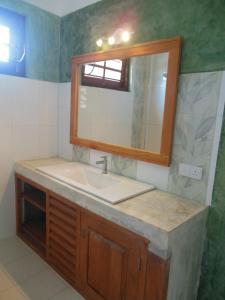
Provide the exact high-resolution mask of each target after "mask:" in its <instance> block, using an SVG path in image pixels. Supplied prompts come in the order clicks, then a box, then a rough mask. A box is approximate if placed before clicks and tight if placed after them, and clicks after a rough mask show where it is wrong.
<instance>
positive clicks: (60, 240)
mask: <svg viewBox="0 0 225 300" xmlns="http://www.w3.org/2000/svg"><path fill="white" fill-rule="evenodd" d="M47 207H48V209H47V212H48V218H47V219H48V222H47V223H48V224H47V243H48V247H47V249H48V251H47V252H48V253H47V256H48V261H49V263H50V264H51V265H53V266H54V268H55V269H57V270H58V271H59V273H61V275H63V276H64V277H65V279H67V280H68V281H69V282H70V283H71V284H73V285H76V281H77V268H78V264H77V257H78V239H79V228H78V227H79V211H78V209H77V207H76V206H75V205H73V204H71V203H70V202H68V201H67V200H64V199H60V198H58V197H55V196H51V195H50V196H49V198H48V201H47Z"/></svg>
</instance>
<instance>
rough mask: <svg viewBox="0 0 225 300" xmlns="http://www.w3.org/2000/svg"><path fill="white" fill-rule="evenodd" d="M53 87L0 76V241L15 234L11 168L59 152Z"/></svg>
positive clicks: (55, 98) (55, 96)
mask: <svg viewBox="0 0 225 300" xmlns="http://www.w3.org/2000/svg"><path fill="white" fill-rule="evenodd" d="M57 91H58V87H57V85H56V84H53V83H48V82H43V81H42V82H41V81H36V80H31V79H26V78H18V77H13V76H3V75H1V76H0V140H1V146H0V170H1V175H0V239H1V238H4V237H7V236H9V235H12V234H14V233H15V199H14V198H15V197H14V172H13V165H14V162H15V161H17V160H22V159H34V158H39V157H49V156H55V155H57V153H58V126H57V123H58V120H57V117H58V114H57V109H58V108H57V105H58V99H57Z"/></svg>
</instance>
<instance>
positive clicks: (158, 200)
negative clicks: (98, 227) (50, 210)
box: [15, 158, 207, 257]
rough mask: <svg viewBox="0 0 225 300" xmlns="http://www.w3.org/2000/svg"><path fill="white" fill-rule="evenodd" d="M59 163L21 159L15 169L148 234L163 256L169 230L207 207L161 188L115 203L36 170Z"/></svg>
mask: <svg viewBox="0 0 225 300" xmlns="http://www.w3.org/2000/svg"><path fill="white" fill-rule="evenodd" d="M60 163H65V160H63V159H60V158H50V159H42V160H32V161H21V162H18V163H16V165H15V171H16V172H17V173H19V174H21V175H23V176H25V177H27V178H29V179H30V180H33V181H34V182H37V183H39V184H40V185H42V186H43V187H45V188H47V189H49V190H52V191H54V192H55V193H57V194H59V195H61V196H62V197H65V198H67V199H68V200H70V201H73V202H75V203H77V204H78V205H80V206H82V207H84V208H87V209H89V210H91V211H93V212H94V213H97V214H99V215H101V216H103V217H105V218H107V219H109V220H111V221H114V222H115V223H117V224H119V225H122V226H124V227H126V228H127V229H130V230H132V231H134V232H136V233H138V234H141V235H142V236H144V237H145V238H148V239H149V240H150V241H151V243H150V248H152V249H154V250H153V252H157V253H156V254H157V255H160V254H161V255H160V256H162V257H165V256H167V255H168V251H169V249H168V247H169V242H168V240H169V234H170V233H172V232H173V231H175V230H177V228H179V227H180V226H182V225H183V224H185V223H187V222H190V221H191V220H192V219H193V218H195V217H196V216H198V215H200V214H201V213H205V211H206V210H207V207H206V206H204V205H202V204H199V203H196V202H192V201H190V200H185V199H182V198H181V197H178V196H175V195H172V194H169V193H166V192H162V191H159V190H153V191H150V192H147V193H145V194H142V195H139V196H136V197H133V198H131V199H128V200H126V201H124V202H121V203H118V204H116V205H112V204H109V203H107V202H105V201H103V200H101V199H99V198H97V197H94V196H91V195H89V194H88V193H85V192H83V191H80V190H78V189H76V188H73V187H71V186H69V185H67V184H64V183H62V182H60V181H58V180H56V179H53V178H51V177H49V176H47V175H44V174H43V173H41V172H38V171H37V170H36V168H37V167H41V166H49V165H55V164H60ZM156 249H157V250H156Z"/></svg>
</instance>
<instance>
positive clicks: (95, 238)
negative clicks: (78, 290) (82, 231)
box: [87, 231, 126, 300]
mask: <svg viewBox="0 0 225 300" xmlns="http://www.w3.org/2000/svg"><path fill="white" fill-rule="evenodd" d="M89 234H90V236H89V247H88V274H87V276H88V277H87V282H88V284H89V285H90V286H91V287H92V288H93V289H95V290H97V291H98V292H99V294H100V296H102V298H103V299H114V300H119V299H121V295H122V291H123V288H124V286H123V285H124V284H122V285H121V282H122V283H123V281H124V275H125V274H123V270H124V267H125V266H124V257H125V254H126V250H125V249H124V248H122V247H120V246H118V245H117V244H115V243H113V242H112V241H109V240H107V239H105V238H104V237H103V236H102V235H99V234H97V233H95V232H93V231H91V232H90V233H89ZM103 274H104V276H102V275H103Z"/></svg>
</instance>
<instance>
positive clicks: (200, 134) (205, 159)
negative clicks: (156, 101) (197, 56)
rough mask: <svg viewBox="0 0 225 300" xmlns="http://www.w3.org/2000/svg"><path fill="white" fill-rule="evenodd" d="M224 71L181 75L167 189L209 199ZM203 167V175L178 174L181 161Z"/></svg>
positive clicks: (198, 199) (202, 199) (201, 198)
mask: <svg viewBox="0 0 225 300" xmlns="http://www.w3.org/2000/svg"><path fill="white" fill-rule="evenodd" d="M221 79H222V72H212V73H203V74H188V75H182V76H181V78H180V86H179V93H178V99H177V115H176V121H175V134H174V141H173V154H172V164H171V167H170V174H169V185H168V191H169V192H172V193H175V194H178V195H181V196H184V197H186V198H188V199H193V200H197V201H200V202H203V203H204V202H205V201H206V193H207V188H208V180H209V172H210V161H211V153H212V150H213V142H214V135H215V125H216V119H217V118H218V117H219V116H218V105H219V95H220V86H221ZM180 163H187V164H190V165H195V166H199V167H202V168H203V179H202V180H201V181H196V180H192V179H189V178H185V177H182V176H179V173H178V171H179V164H180Z"/></svg>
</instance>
